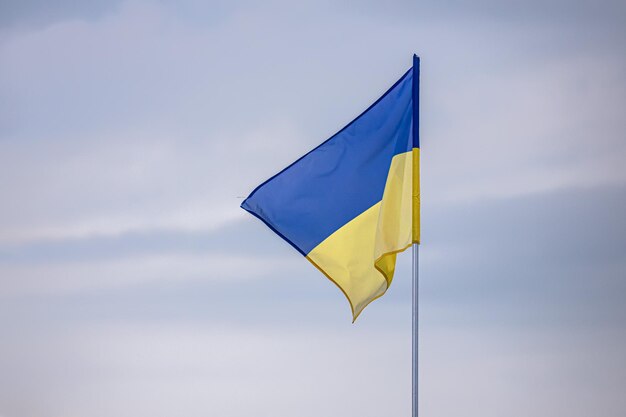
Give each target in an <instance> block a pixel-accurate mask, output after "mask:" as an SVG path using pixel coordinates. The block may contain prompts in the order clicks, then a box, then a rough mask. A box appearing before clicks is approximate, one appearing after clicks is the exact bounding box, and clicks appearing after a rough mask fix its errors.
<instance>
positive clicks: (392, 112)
mask: <svg viewBox="0 0 626 417" xmlns="http://www.w3.org/2000/svg"><path fill="white" fill-rule="evenodd" d="M412 89H413V71H412V70H409V71H408V72H407V73H406V74H404V75H403V76H402V78H400V80H398V81H397V82H396V83H395V84H394V85H393V86H392V87H391V88H390V89H389V90H388V91H387V92H386V93H385V94H384V95H383V96H382V97H381V98H380V99H378V100H377V101H376V102H375V103H374V104H373V105H372V106H370V107H369V108H368V109H367V110H365V112H363V113H362V114H361V115H360V116H359V117H357V118H356V119H355V120H353V121H352V122H351V123H350V124H348V125H347V126H346V127H344V128H343V129H341V130H340V131H339V132H338V133H336V134H335V135H334V136H332V137H331V138H330V139H328V140H327V141H325V142H324V143H322V144H321V145H319V146H318V147H317V148H315V149H313V150H312V151H311V152H309V153H307V154H306V155H304V156H303V157H302V158H300V159H298V160H297V161H296V162H294V163H293V164H291V165H290V166H288V167H287V168H285V169H284V170H282V171H281V172H279V173H278V174H276V175H275V176H273V177H272V178H270V179H269V180H267V181H266V182H264V183H263V184H261V185H260V186H258V187H257V188H256V189H255V190H254V191H253V192H252V193H251V194H250V196H248V198H247V199H246V200H244V202H243V203H242V204H241V207H242V208H244V209H245V210H247V211H249V212H250V213H252V214H253V215H255V216H256V217H258V218H259V219H261V220H263V221H264V222H265V223H266V224H267V225H268V226H269V227H270V228H272V230H274V231H275V232H276V233H278V234H279V235H280V236H282V237H283V238H284V239H285V240H287V241H288V242H289V243H290V244H291V245H292V246H294V247H295V248H296V249H297V250H298V251H299V252H300V253H302V254H303V255H306V254H307V253H309V252H310V251H311V250H312V249H313V248H315V247H316V246H317V245H318V244H319V243H321V242H322V241H323V240H324V239H326V238H327V237H328V236H330V235H331V234H332V233H333V232H335V231H336V230H337V229H339V228H340V227H342V226H343V225H345V224H346V223H348V222H349V221H350V220H352V219H354V218H355V217H356V216H358V215H359V214H361V213H363V212H364V211H365V210H367V209H368V208H370V207H371V206H373V205H374V204H376V203H377V202H379V201H380V200H381V199H382V196H383V192H384V188H385V182H386V180H387V173H388V170H389V167H390V165H391V159H392V158H393V156H394V155H396V154H399V153H403V152H408V151H410V150H411V148H412V143H413V138H412V136H413V135H412V118H413V106H412V93H413V91H412Z"/></svg>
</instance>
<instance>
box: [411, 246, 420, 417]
mask: <svg viewBox="0 0 626 417" xmlns="http://www.w3.org/2000/svg"><path fill="white" fill-rule="evenodd" d="M412 269H413V297H412V298H413V343H412V347H413V352H412V365H413V366H412V400H413V401H412V406H413V417H418V374H419V372H418V370H419V366H418V365H419V361H418V346H419V345H418V340H419V303H418V298H419V245H418V244H417V243H413V268H412Z"/></svg>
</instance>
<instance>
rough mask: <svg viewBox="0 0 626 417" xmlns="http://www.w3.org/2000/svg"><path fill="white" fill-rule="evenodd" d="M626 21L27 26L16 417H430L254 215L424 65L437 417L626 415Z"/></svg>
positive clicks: (405, 346) (9, 227) (300, 6)
mask: <svg viewBox="0 0 626 417" xmlns="http://www.w3.org/2000/svg"><path fill="white" fill-rule="evenodd" d="M625 44H626V4H625V3H624V2H623V1H619V0H605V1H591V0H574V1H571V0H569V1H565V0H542V1H538V0H529V1H525V2H502V1H496V0H478V1H468V0H454V1H449V2H436V1H423V2H409V1H402V0H397V1H385V2H380V1H373V0H361V1H354V0H351V1H342V2H337V1H328V0H318V1H310V0H303V1H299V2H294V1H283V0H268V1H265V2H253V1H215V2H210V1H200V0H178V1H170V0H153V1H149V0H145V1H144V0H137V1H135V0H115V1H104V0H93V1H89V2H75V1H69V0H60V1H55V2H49V1H43V0H24V1H14V2H9V1H7V0H0V202H2V203H1V204H0V417H73V416H90V417H109V416H112V415H115V416H118V417H127V416H128V417H131V416H132V417H138V416H150V417H160V416H164V417H165V416H168V417H169V416H173V415H185V416H186V417H194V416H207V415H209V416H213V415H215V416H225V417H243V416H250V415H254V416H272V417H292V416H294V415H295V416H301V417H314V416H315V417H319V416H330V417H332V416H342V417H357V416H358V417H380V416H383V415H397V416H401V415H407V416H408V415H410V408H411V385H410V376H411V345H410V342H411V318H410V316H411V295H410V288H411V282H410V280H411V278H410V264H411V256H410V253H405V254H403V255H401V256H399V258H398V269H397V272H396V277H395V279H394V283H393V285H392V287H391V288H390V290H389V291H388V293H387V294H386V295H385V296H384V297H383V298H381V299H379V300H377V301H375V302H374V303H372V304H371V305H370V306H369V307H368V308H367V309H366V310H365V311H364V313H363V314H362V315H361V316H360V318H359V320H358V321H357V322H356V323H355V324H351V316H350V308H349V305H348V303H347V302H346V300H345V299H344V298H343V295H342V294H341V293H340V291H338V290H337V288H336V287H335V286H334V285H332V283H330V282H329V281H328V280H327V279H326V278H324V277H323V276H322V275H321V274H320V273H319V272H318V271H317V270H316V269H315V268H314V267H313V266H312V265H310V264H309V263H308V262H306V261H305V260H304V259H302V257H301V255H300V254H298V253H297V252H296V251H294V250H293V249H292V248H291V247H290V246H289V245H288V244H287V243H285V242H283V241H282V240H281V239H280V238H279V237H277V236H276V235H274V234H273V233H272V232H271V231H270V230H269V229H267V228H266V227H265V226H264V225H263V224H261V222H259V221H258V220H256V219H254V218H253V217H252V216H250V215H248V214H247V213H245V212H244V211H243V210H241V209H240V208H239V204H240V203H241V201H242V200H243V198H244V197H245V196H247V195H248V193H249V192H250V191H252V189H253V188H254V187H255V186H256V185H258V184H259V183H261V182H262V181H264V180H265V179H267V178H268V177H269V176H271V175H273V174H274V173H276V172H277V171H279V170H280V169H282V168H283V167H284V166H286V165H287V164H289V163H290V162H291V161H293V160H295V159H296V158H298V157H299V156H300V155H302V154H303V153H305V152H307V151H308V150H310V149H311V148H313V147H314V146H316V145H317V144H319V143H320V142H322V141H323V140H325V139H326V138H328V137H329V136H331V135H332V134H333V133H335V132H336V131H337V130H338V129H340V128H341V127H343V126H344V125H345V124H346V123H347V122H349V121H350V120H352V119H353V118H354V117H355V116H357V115H358V114H360V113H361V112H362V111H363V110H364V109H365V108H367V107H368V106H369V105H370V104H371V103H372V102H373V101H375V100H376V99H377V98H378V97H379V96H380V95H381V94H382V93H383V92H384V91H385V90H386V89H387V88H388V87H390V86H391V85H392V84H393V83H394V82H395V81H396V80H397V79H398V78H399V77H400V76H401V75H402V74H403V73H404V72H405V71H406V70H407V69H408V68H409V67H410V66H411V63H412V55H413V53H417V54H418V55H420V57H421V154H422V156H421V164H422V167H421V180H422V190H421V193H422V240H423V244H422V246H421V249H420V320H421V321H420V346H419V347H420V369H419V374H420V413H421V415H424V416H429V417H443V416H451V415H464V416H467V417H478V416H480V417H500V416H503V415H506V416H509V417H522V416H524V417H526V416H529V415H532V416H535V417H544V416H545V417H553V416H555V415H567V416H570V417H583V416H585V417H588V416H590V415H593V416H599V417H621V416H623V415H624V412H625V411H626V397H625V396H624V395H623V389H624V388H623V387H624V386H626V355H624V352H626V304H625V303H624V300H625V297H626V219H625V216H624V213H626V167H625V166H624V161H625V160H626V138H625V136H624V132H626V117H624V108H625V107H626V55H624V45H625Z"/></svg>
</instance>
